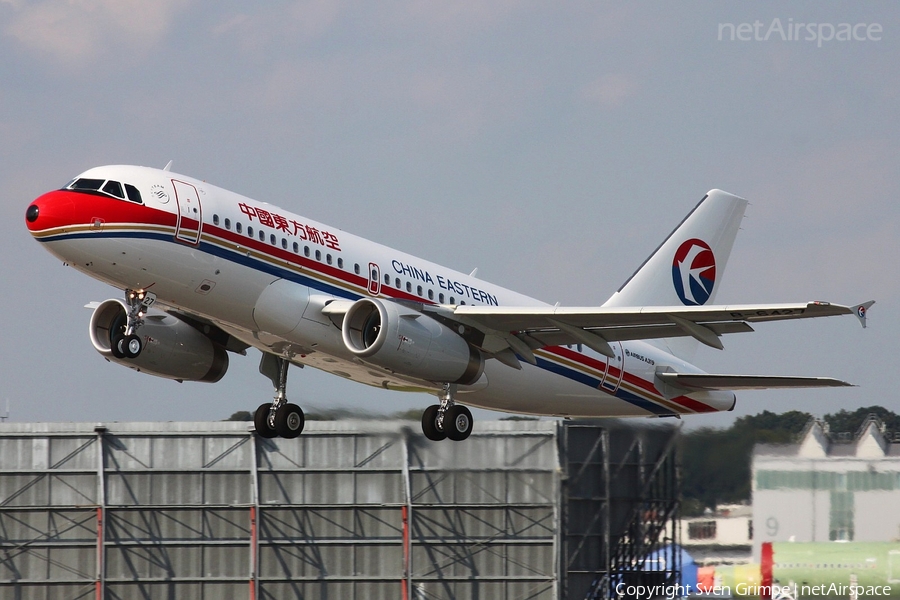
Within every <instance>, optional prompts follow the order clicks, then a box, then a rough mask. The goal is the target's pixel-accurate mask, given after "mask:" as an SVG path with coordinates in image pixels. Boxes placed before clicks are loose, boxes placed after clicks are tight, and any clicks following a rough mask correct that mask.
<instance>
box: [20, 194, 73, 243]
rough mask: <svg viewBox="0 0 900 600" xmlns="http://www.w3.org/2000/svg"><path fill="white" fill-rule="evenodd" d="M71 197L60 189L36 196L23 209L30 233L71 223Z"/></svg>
mask: <svg viewBox="0 0 900 600" xmlns="http://www.w3.org/2000/svg"><path fill="white" fill-rule="evenodd" d="M73 204H74V203H73V202H72V198H71V197H70V195H69V194H68V193H65V192H64V191H62V190H57V191H53V192H48V193H46V194H43V195H41V196H39V197H37V198H36V199H35V200H34V201H33V202H32V203H31V204H29V205H28V208H27V209H25V225H26V226H27V227H28V230H29V231H31V232H32V233H37V232H38V231H44V230H47V229H49V228H51V227H59V226H61V225H66V224H71V223H69V221H71V216H72V215H71V212H72V207H73Z"/></svg>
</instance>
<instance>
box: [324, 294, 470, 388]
mask: <svg viewBox="0 0 900 600" xmlns="http://www.w3.org/2000/svg"><path fill="white" fill-rule="evenodd" d="M341 335H342V337H343V339H344V345H345V346H346V347H347V349H348V350H349V351H350V352H352V353H353V354H355V355H356V356H358V357H359V358H360V359H362V360H363V361H365V362H367V363H370V364H373V365H376V366H378V367H382V368H385V369H389V370H390V371H392V372H394V373H397V374H400V375H406V376H408V377H415V378H418V379H425V380H427V381H435V382H443V383H458V384H461V385H470V384H473V383H475V382H476V381H478V379H479V378H480V377H481V374H482V372H483V371H484V358H483V357H482V356H481V353H480V352H479V351H478V350H477V349H476V348H473V347H472V346H470V345H469V344H468V343H467V342H466V341H465V340H464V339H463V338H462V337H460V336H459V335H458V334H457V333H456V332H455V331H453V330H452V329H450V328H449V327H447V326H446V325H443V324H442V323H439V322H438V321H436V320H434V319H432V318H431V317H429V316H427V315H424V314H422V313H421V312H419V311H417V310H414V309H412V308H407V307H405V306H402V305H400V304H397V303H394V302H383V301H381V300H375V299H371V298H363V299H362V300H357V301H356V302H354V303H353V306H351V307H350V309H349V310H348V311H347V314H346V315H344V323H343V326H342V327H341Z"/></svg>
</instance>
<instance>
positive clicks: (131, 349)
mask: <svg viewBox="0 0 900 600" xmlns="http://www.w3.org/2000/svg"><path fill="white" fill-rule="evenodd" d="M123 342H124V343H123V344H122V351H123V352H124V353H125V358H137V357H138V356H140V354H141V350H143V349H144V341H143V340H142V339H141V336H139V335H134V334H132V335H126V336H125V338H124V340H123Z"/></svg>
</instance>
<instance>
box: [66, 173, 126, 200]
mask: <svg viewBox="0 0 900 600" xmlns="http://www.w3.org/2000/svg"><path fill="white" fill-rule="evenodd" d="M64 189H67V190H72V191H75V192H87V193H89V194H99V195H101V196H110V197H112V198H116V199H118V200H129V201H131V202H137V203H138V204H143V203H144V201H143V199H142V198H141V192H140V191H139V190H138V189H137V188H136V187H134V186H133V185H131V184H129V183H126V184H122V183H119V182H118V181H113V180H112V179H90V178H87V177H82V178H80V179H76V180H75V181H73V182H72V183H70V184H69V185H67V186H66V187H65V188H64Z"/></svg>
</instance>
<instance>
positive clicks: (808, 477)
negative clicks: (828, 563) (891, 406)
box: [752, 417, 900, 558]
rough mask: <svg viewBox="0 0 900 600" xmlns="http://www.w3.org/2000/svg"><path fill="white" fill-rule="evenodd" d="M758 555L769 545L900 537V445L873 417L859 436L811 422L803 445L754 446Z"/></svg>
mask: <svg viewBox="0 0 900 600" xmlns="http://www.w3.org/2000/svg"><path fill="white" fill-rule="evenodd" d="M752 477H753V533H754V535H753V555H754V557H756V558H758V557H759V548H760V544H761V543H762V542H769V541H771V542H784V541H796V542H825V541H844V540H845V541H859V542H888V541H894V540H897V539H900V510H898V508H897V507H898V506H900V444H892V443H890V441H889V440H888V439H886V437H885V435H884V433H883V427H882V425H881V422H880V421H879V420H878V419H877V418H874V417H870V418H869V419H867V420H866V421H865V422H864V423H863V425H862V427H860V430H859V432H857V435H856V436H855V437H854V438H852V439H840V438H839V437H838V436H833V435H830V434H829V431H828V426H827V424H825V423H823V422H821V421H811V422H810V423H809V425H807V427H806V429H805V431H804V432H803V434H802V436H801V440H800V443H799V444H792V445H778V446H776V445H758V446H756V448H755V449H754V451H753V465H752Z"/></svg>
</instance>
